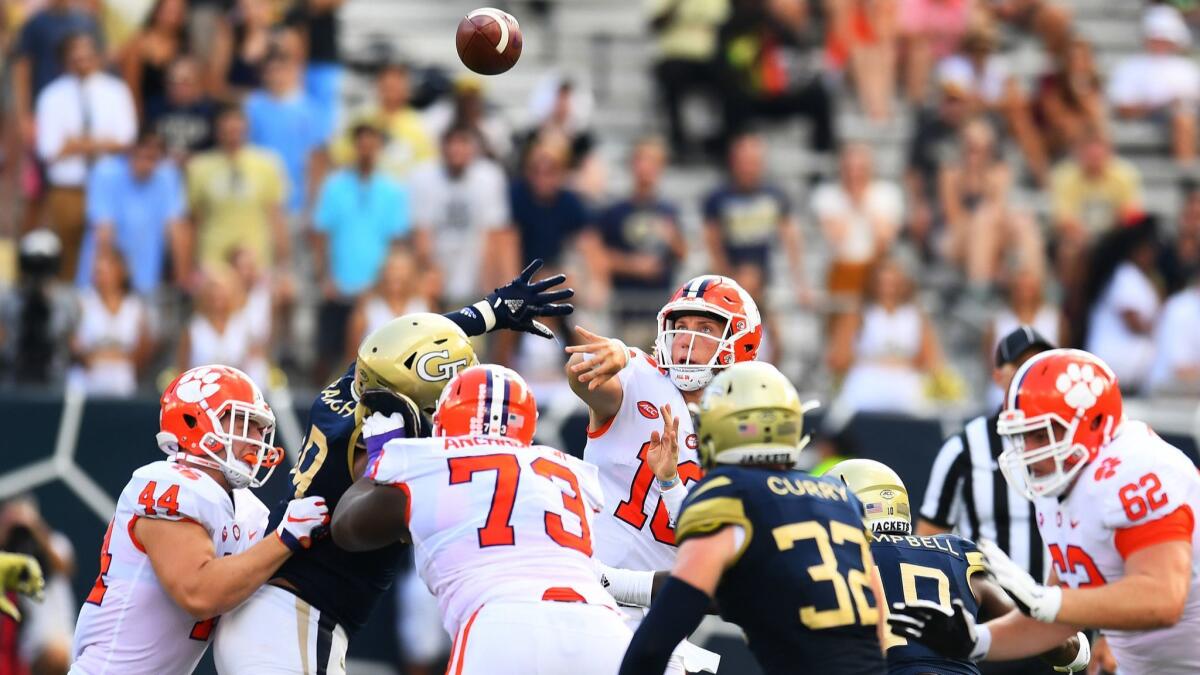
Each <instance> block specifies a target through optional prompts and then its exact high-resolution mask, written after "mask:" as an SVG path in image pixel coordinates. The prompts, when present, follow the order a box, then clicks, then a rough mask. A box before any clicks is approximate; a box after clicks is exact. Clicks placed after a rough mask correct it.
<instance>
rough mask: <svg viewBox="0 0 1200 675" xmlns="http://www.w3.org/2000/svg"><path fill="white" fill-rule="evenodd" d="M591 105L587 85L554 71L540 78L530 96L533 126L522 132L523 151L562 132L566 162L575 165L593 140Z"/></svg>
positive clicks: (586, 151) (527, 150) (591, 100)
mask: <svg viewBox="0 0 1200 675" xmlns="http://www.w3.org/2000/svg"><path fill="white" fill-rule="evenodd" d="M594 107H595V101H594V100H593V98H592V92H591V90H589V89H588V88H586V87H582V86H580V85H579V84H578V83H576V82H573V81H571V80H570V79H568V78H565V77H563V76H561V75H558V74H554V73H552V74H550V75H548V76H546V77H544V78H542V80H541V81H540V82H538V84H537V86H536V87H535V88H534V91H533V93H532V94H531V95H530V97H529V116H530V119H532V120H533V124H534V126H533V128H532V129H530V130H529V132H528V133H527V134H526V135H525V142H524V143H523V146H524V152H525V153H528V152H529V149H530V148H532V147H533V146H534V145H536V144H537V143H538V142H539V141H540V140H541V139H543V138H545V137H547V136H553V135H562V136H563V137H564V138H566V139H567V142H568V143H569V146H570V147H569V150H570V152H569V154H568V156H567V158H566V159H567V162H568V166H569V167H571V168H572V169H575V168H578V167H579V165H580V163H581V162H582V161H583V160H584V159H585V158H586V157H587V156H588V153H590V152H591V151H592V146H593V145H595V142H596V139H595V138H594V137H593V135H592V132H591V131H590V125H591V117H592V109H593V108H594Z"/></svg>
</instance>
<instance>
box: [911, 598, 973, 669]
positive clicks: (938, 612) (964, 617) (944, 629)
mask: <svg viewBox="0 0 1200 675" xmlns="http://www.w3.org/2000/svg"><path fill="white" fill-rule="evenodd" d="M951 606H952V607H953V610H950V609H946V608H945V607H942V606H941V605H939V604H937V603H935V602H930V601H928V600H914V601H912V602H898V603H895V604H893V605H892V609H891V612H889V614H888V619H887V622H888V626H890V627H891V629H892V633H894V634H896V635H898V636H900V637H902V638H905V639H907V640H916V641H917V642H920V643H921V644H923V645H925V646H926V647H929V648H930V649H932V650H933V651H935V652H937V653H939V654H941V655H943V656H949V657H951V658H956V659H980V658H982V657H983V656H985V655H986V654H987V647H988V645H980V644H979V635H978V633H977V632H976V630H975V617H973V616H971V615H970V614H968V613H967V612H966V610H965V609H964V608H963V603H962V600H957V599H956V600H954V601H953V603H952V605H951Z"/></svg>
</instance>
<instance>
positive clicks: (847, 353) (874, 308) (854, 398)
mask: <svg viewBox="0 0 1200 675" xmlns="http://www.w3.org/2000/svg"><path fill="white" fill-rule="evenodd" d="M828 361H829V367H830V368H831V369H832V370H833V372H834V373H835V374H837V375H839V376H842V377H843V378H844V379H843V380H842V387H841V391H840V392H839V394H838V397H837V402H836V403H835V404H834V405H836V406H838V407H840V408H843V409H844V410H846V411H847V412H850V413H854V412H895V413H906V414H919V413H921V412H923V411H924V409H925V406H926V405H927V399H926V395H925V380H926V378H927V377H929V376H931V375H933V374H934V373H936V372H938V371H939V370H941V369H942V354H941V347H940V346H939V345H938V338H937V333H936V332H935V331H934V329H933V324H932V323H930V321H929V317H928V316H926V315H925V313H924V312H923V311H922V310H921V309H920V308H919V307H918V306H917V305H916V303H915V302H914V301H913V282H912V279H911V278H910V277H909V275H908V273H907V271H906V270H905V269H904V268H903V267H902V266H901V265H900V263H899V262H898V261H897V260H895V259H886V260H883V261H882V262H880V263H879V264H878V265H877V266H876V268H875V270H874V274H873V275H872V279H871V284H870V287H869V290H868V294H867V304H866V305H865V306H864V307H863V308H862V310H861V311H860V312H852V313H847V314H841V315H839V316H838V317H837V318H836V320H835V322H834V325H833V334H832V337H831V339H830V341H829V353H828Z"/></svg>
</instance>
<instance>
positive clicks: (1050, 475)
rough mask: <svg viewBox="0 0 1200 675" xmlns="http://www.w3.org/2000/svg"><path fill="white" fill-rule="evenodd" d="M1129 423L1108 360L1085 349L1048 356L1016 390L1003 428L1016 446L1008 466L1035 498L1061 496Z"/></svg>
mask: <svg viewBox="0 0 1200 675" xmlns="http://www.w3.org/2000/svg"><path fill="white" fill-rule="evenodd" d="M1124 420H1125V412H1124V408H1123V404H1122V402H1121V390H1120V389H1119V388H1118V387H1117V376H1116V375H1114V374H1113V372H1112V369H1110V368H1109V367H1108V365H1107V364H1105V363H1104V361H1102V360H1100V358H1099V357H1097V356H1095V355H1094V354H1090V353H1088V352H1085V351H1082V350H1079V349H1051V350H1049V351H1046V352H1042V353H1041V354H1038V355H1037V356H1034V357H1033V358H1031V359H1029V360H1028V361H1026V362H1025V363H1024V364H1023V365H1022V366H1021V368H1020V369H1019V370H1017V372H1016V374H1015V375H1014V376H1013V380H1012V384H1010V385H1009V387H1008V395H1007V401H1006V403H1005V409H1004V410H1003V411H1001V413H1000V419H999V420H998V421H997V422H996V431H998V432H999V433H1000V434H1001V435H1002V436H1005V437H1008V438H1009V439H1010V440H1011V441H1012V446H1011V447H1010V448H1009V449H1008V450H1005V451H1004V453H1002V454H1001V455H1000V469H1001V470H1002V471H1003V472H1004V475H1005V477H1006V478H1007V479H1008V482H1009V483H1012V484H1013V485H1014V486H1016V487H1018V489H1021V490H1023V491H1024V492H1025V496H1026V497H1027V498H1029V499H1033V498H1034V497H1054V496H1058V495H1061V494H1063V493H1064V492H1066V491H1067V490H1068V489H1069V488H1070V486H1071V484H1072V481H1073V480H1074V478H1075V476H1077V475H1078V474H1079V472H1080V471H1082V470H1083V467H1084V466H1086V465H1087V463H1088V462H1090V461H1092V460H1093V459H1095V458H1096V454H1097V453H1099V452H1100V449H1101V448H1102V447H1104V446H1105V445H1106V444H1107V443H1108V442H1109V441H1111V440H1112V437H1113V435H1114V434H1115V433H1116V432H1117V429H1118V428H1119V427H1120V426H1121V423H1122V422H1123V421H1124ZM1017 476H1020V477H1021V480H1014V479H1015V477H1017Z"/></svg>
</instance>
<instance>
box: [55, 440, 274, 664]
mask: <svg viewBox="0 0 1200 675" xmlns="http://www.w3.org/2000/svg"><path fill="white" fill-rule="evenodd" d="M267 516H268V511H267V507H266V506H264V505H263V503H262V502H261V501H259V499H258V497H255V496H254V495H253V494H252V493H251V492H250V491H249V490H234V491H233V493H232V495H231V494H230V493H228V492H226V491H225V488H223V487H221V485H220V484H218V483H217V481H215V480H213V479H212V478H211V477H210V476H209V475H208V474H206V473H204V472H203V471H199V470H197V469H193V468H189V467H187V466H185V465H183V464H178V463H176V462H171V461H161V462H154V463H151V464H147V465H146V466H143V467H142V468H140V469H138V470H137V471H134V472H133V477H132V478H131V479H130V480H129V483H128V484H127V485H126V486H125V489H124V490H122V491H121V496H120V497H118V498H117V511H116V513H115V514H114V515H113V519H112V521H111V522H110V523H109V525H108V531H107V532H106V533H105V535H104V544H103V547H102V548H101V550H100V576H99V577H97V578H96V583H95V585H94V586H93V587H92V590H91V592H90V593H88V596H87V601H86V602H84V603H83V609H81V610H80V611H79V621H78V622H77V623H76V626H75V644H74V649H73V651H74V665H72V666H71V673H73V674H76V675H105V674H106V673H113V674H114V675H115V674H117V673H119V674H120V675H139V674H141V673H145V674H146V675H152V674H153V675H159V674H161V673H190V672H192V671H193V670H195V668H196V664H198V663H199V662H200V657H202V656H203V655H204V650H205V649H206V648H207V647H208V643H209V638H210V636H211V635H212V630H213V626H214V625H215V623H216V621H217V619H215V618H213V619H208V620H206V621H196V620H195V619H194V618H192V617H191V616H190V615H189V614H188V613H187V612H185V611H184V610H183V609H182V608H180V607H179V605H176V604H175V601H174V600H172V599H171V597H170V596H169V595H167V592H166V590H164V589H163V587H162V585H161V584H160V583H159V582H158V577H157V576H156V575H155V573H154V567H153V566H151V564H150V558H149V556H147V555H146V552H145V550H144V549H143V548H142V544H141V542H139V541H138V539H137V536H136V535H135V533H134V525H135V524H136V523H137V521H138V520H139V519H142V518H153V519H162V520H173V521H182V520H187V521H191V522H192V523H195V524H196V525H198V526H200V527H202V528H204V531H205V532H206V533H207V534H208V536H209V537H211V538H212V543H213V549H214V550H215V552H216V555H217V556H224V555H233V554H235V553H240V552H241V551H243V550H245V549H247V548H249V547H250V546H253V545H254V544H257V543H258V542H259V541H261V540H262V538H263V537H265V536H269V535H268V532H267V531H266V527H267Z"/></svg>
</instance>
